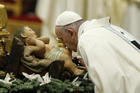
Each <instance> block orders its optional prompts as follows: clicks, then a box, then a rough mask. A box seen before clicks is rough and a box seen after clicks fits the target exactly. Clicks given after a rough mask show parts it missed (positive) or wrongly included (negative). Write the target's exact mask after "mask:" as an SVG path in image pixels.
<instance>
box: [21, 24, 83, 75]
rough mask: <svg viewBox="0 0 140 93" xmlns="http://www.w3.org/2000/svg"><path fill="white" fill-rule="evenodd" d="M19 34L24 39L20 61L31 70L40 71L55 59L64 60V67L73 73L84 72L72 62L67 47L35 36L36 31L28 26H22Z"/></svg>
mask: <svg viewBox="0 0 140 93" xmlns="http://www.w3.org/2000/svg"><path fill="white" fill-rule="evenodd" d="M20 35H21V37H22V38H23V39H24V41H25V46H24V53H23V58H22V59H21V62H22V63H23V65H24V66H26V67H27V68H28V69H30V70H32V71H33V72H36V73H40V72H41V71H42V70H44V69H46V68H47V67H48V66H49V65H50V64H51V63H52V62H54V61H56V60H60V61H64V68H65V69H67V70H68V71H70V72H72V73H73V74H74V75H80V74H82V73H83V72H84V70H81V69H79V68H78V67H77V66H76V64H75V63H73V62H72V55H71V52H70V51H69V50H68V49H66V48H63V47H56V46H50V45H49V38H47V37H37V35H36V33H35V32H34V31H33V30H32V29H31V28H29V27H24V30H23V31H22V33H20ZM58 62H59V61H58Z"/></svg>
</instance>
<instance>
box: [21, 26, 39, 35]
mask: <svg viewBox="0 0 140 93" xmlns="http://www.w3.org/2000/svg"><path fill="white" fill-rule="evenodd" d="M23 37H32V38H36V37H37V36H36V33H35V32H34V31H33V30H32V29H31V28H29V27H25V28H24V33H23Z"/></svg>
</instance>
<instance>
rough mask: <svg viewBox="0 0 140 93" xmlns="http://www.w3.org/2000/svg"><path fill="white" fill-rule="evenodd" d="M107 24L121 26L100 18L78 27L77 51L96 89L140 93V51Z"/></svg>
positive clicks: (121, 92)
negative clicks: (109, 28)
mask: <svg viewBox="0 0 140 93" xmlns="http://www.w3.org/2000/svg"><path fill="white" fill-rule="evenodd" d="M106 27H112V28H113V29H115V30H116V31H118V32H119V31H120V30H122V29H120V28H119V27H117V26H113V25H111V24H110V23H109V18H103V19H98V20H91V21H86V22H84V23H83V24H82V25H81V26H80V28H79V31H78V52H79V53H80V55H81V56H82V58H83V60H84V62H85V64H86V66H87V69H88V73H89V77H90V78H91V80H92V81H93V83H94V84H95V93H140V52H139V51H137V50H136V49H135V48H134V47H132V46H131V45H130V44H128V42H126V41H125V40H123V39H122V38H121V37H120V36H118V35H117V34H115V33H113V32H112V31H110V30H108V29H106ZM123 34H124V36H126V37H127V38H128V40H133V38H132V37H130V36H129V35H126V33H123Z"/></svg>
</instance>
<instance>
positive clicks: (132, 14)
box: [123, 3, 140, 41]
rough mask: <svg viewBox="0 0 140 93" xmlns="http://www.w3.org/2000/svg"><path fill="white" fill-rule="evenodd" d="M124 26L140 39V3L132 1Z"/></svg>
mask: <svg viewBox="0 0 140 93" xmlns="http://www.w3.org/2000/svg"><path fill="white" fill-rule="evenodd" d="M123 27H124V28H125V29H126V30H127V31H128V32H130V33H132V34H133V35H134V36H135V37H136V38H137V39H138V40H139V41H140V3H139V4H136V3H132V4H130V5H129V6H128V9H127V11H126V13H125V17H124V26H123Z"/></svg>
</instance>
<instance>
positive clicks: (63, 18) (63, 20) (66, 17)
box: [55, 11, 82, 26]
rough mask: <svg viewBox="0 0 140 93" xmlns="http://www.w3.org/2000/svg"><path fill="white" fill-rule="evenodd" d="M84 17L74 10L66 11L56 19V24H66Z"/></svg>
mask: <svg viewBox="0 0 140 93" xmlns="http://www.w3.org/2000/svg"><path fill="white" fill-rule="evenodd" d="M81 19H82V17H81V16H80V15H78V14H77V13H75V12H72V11H64V12H63V13H61V14H60V15H59V16H58V17H57V19H56V24H55V25H56V26H64V25H67V24H70V23H73V22H76V21H78V20H81Z"/></svg>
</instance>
